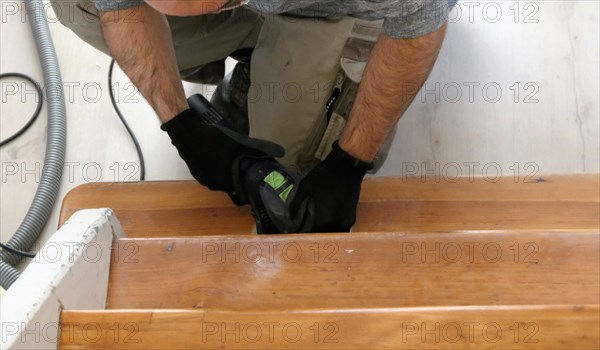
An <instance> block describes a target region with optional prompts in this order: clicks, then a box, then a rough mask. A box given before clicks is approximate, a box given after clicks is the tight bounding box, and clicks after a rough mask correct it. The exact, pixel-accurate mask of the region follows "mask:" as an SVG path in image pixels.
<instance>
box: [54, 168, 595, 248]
mask: <svg viewBox="0 0 600 350" xmlns="http://www.w3.org/2000/svg"><path fill="white" fill-rule="evenodd" d="M449 180H450V179H444V178H438V179H436V178H434V177H428V178H421V177H403V178H369V179H366V180H365V181H364V183H363V190H362V193H361V200H360V203H359V206H358V220H357V223H356V225H355V226H354V228H353V230H354V231H356V232H374V231H388V232H397V231H412V232H432V231H437V232H450V231H464V230H514V229H542V230H552V229H558V230H589V229H593V230H596V229H598V228H599V227H600V177H599V175H598V174H587V175H548V176H540V177H535V178H520V179H514V178H513V177H505V178H502V179H500V180H499V181H497V182H492V180H493V179H485V178H461V179H460V180H458V181H456V182H450V181H449ZM98 207H109V208H112V209H113V210H114V211H115V212H116V214H117V216H118V218H119V220H120V221H121V224H122V226H123V229H124V230H125V232H126V233H127V234H128V236H129V237H166V236H197V235H213V234H241V235H245V234H249V233H250V232H251V230H252V227H253V219H252V217H251V216H250V214H249V208H248V207H247V206H246V207H243V208H237V207H235V206H234V205H233V204H231V202H230V200H229V198H228V197H227V196H226V195H224V194H223V193H220V192H213V191H210V190H208V189H206V188H203V187H202V186H200V185H199V184H197V183H196V182H195V181H175V182H173V181H164V182H140V183H93V184H86V185H83V186H80V187H77V188H75V189H73V190H72V191H71V192H70V193H69V194H68V195H67V196H66V197H65V199H64V200H63V205H62V210H61V216H60V220H59V225H62V223H64V222H65V221H66V220H67V219H68V218H69V217H70V216H71V215H72V214H73V213H74V212H75V211H77V210H79V209H84V208H98Z"/></svg>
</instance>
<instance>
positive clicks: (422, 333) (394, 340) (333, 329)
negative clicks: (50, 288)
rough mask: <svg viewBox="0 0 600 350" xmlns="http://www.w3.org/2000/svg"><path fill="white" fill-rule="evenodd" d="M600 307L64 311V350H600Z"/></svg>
mask: <svg viewBox="0 0 600 350" xmlns="http://www.w3.org/2000/svg"><path fill="white" fill-rule="evenodd" d="M599 313H600V309H599V308H598V305H578V306H571V305H567V306H561V305H559V306H512V307H493V306H491V307H490V306H478V307H469V308H451V307H439V308H417V309H410V308H407V309H384V310H364V309H359V310H337V311H336V310H299V311H285V310H284V311H281V310H279V311H275V312H230V311H222V310H111V311H63V313H62V317H61V332H62V333H61V336H60V349H65V350H66V349H82V348H86V349H116V348H118V349H167V348H168V349H222V348H238V349H239V348H244V349H246V348H248V349H281V348H291V349H306V348H322V349H375V348H377V349H381V348H400V347H402V348H407V349H491V348H493V349H523V348H527V349H567V348H568V349H575V348H576V349H598V347H599V346H600V340H599V333H598V329H599V328H600V321H599Z"/></svg>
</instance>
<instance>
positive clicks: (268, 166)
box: [188, 94, 312, 234]
mask: <svg viewBox="0 0 600 350" xmlns="http://www.w3.org/2000/svg"><path fill="white" fill-rule="evenodd" d="M188 104H189V105H190V108H192V109H193V110H194V111H196V112H197V113H198V115H199V116H200V118H201V120H202V122H204V123H206V124H212V125H219V126H221V127H225V128H228V129H232V128H231V127H229V125H228V123H227V121H226V120H225V119H224V118H223V116H222V115H221V114H220V113H219V111H218V110H217V109H216V108H214V107H213V106H212V105H211V103H210V102H209V101H208V100H207V99H206V98H204V96H202V95H200V94H196V95H193V96H191V97H190V98H188ZM232 171H233V170H232ZM237 172H239V173H237ZM236 176H237V177H238V178H237V179H234V182H235V183H236V186H239V187H240V189H239V191H238V192H240V193H243V194H244V195H245V196H246V198H247V199H248V201H249V202H250V206H251V208H252V210H251V212H252V216H253V217H254V219H255V221H256V230H257V232H258V233H259V234H269V233H295V232H310V226H311V222H312V220H311V215H310V210H308V209H307V208H308V206H307V205H304V206H302V207H301V209H300V210H298V214H296V215H295V216H294V217H292V216H291V213H290V212H289V206H288V205H287V199H288V196H289V195H290V193H291V192H292V191H293V189H294V186H295V184H296V182H297V181H298V178H299V175H298V174H296V173H293V172H290V171H288V170H287V169H286V168H285V167H284V166H283V165H282V164H281V163H279V162H278V161H277V160H275V159H274V158H268V159H258V160H257V159H249V158H244V159H241V160H239V164H238V166H237V171H236V174H234V177H236Z"/></svg>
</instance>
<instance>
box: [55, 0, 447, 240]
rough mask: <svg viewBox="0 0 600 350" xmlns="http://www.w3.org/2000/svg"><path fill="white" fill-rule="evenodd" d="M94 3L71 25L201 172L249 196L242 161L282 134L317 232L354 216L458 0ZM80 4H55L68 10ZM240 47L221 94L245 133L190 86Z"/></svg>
mask: <svg viewBox="0 0 600 350" xmlns="http://www.w3.org/2000/svg"><path fill="white" fill-rule="evenodd" d="M91 1H92V0H79V2H78V5H77V11H76V12H75V16H74V18H72V19H71V20H65V17H66V16H59V18H60V19H61V22H62V23H63V24H65V25H67V26H68V27H70V28H71V29H72V30H73V31H74V32H75V33H76V34H78V35H79V36H80V37H81V38H83V39H84V40H86V41H87V42H89V43H91V44H92V45H94V46H95V47H97V48H99V49H100V50H102V51H104V52H106V53H107V54H110V55H111V56H112V57H113V58H114V59H115V60H116V61H117V63H118V64H119V65H120V67H121V68H122V69H123V71H124V72H125V73H126V74H127V75H128V76H129V78H130V79H131V80H132V81H133V83H134V84H135V85H136V86H137V88H138V89H139V90H140V91H141V93H142V94H143V96H144V97H145V98H146V100H147V101H148V102H149V103H150V105H151V106H152V107H153V108H154V110H155V111H156V114H157V115H158V117H159V118H160V121H161V122H162V123H163V125H162V126H161V128H162V129H163V130H165V131H166V132H167V133H168V134H169V136H170V137H171V140H172V143H173V144H174V145H175V146H176V147H177V149H178V151H179V154H180V155H181V157H182V158H183V159H184V160H185V161H186V163H187V165H188V167H189V168H190V171H191V173H192V175H193V176H194V177H195V178H196V179H197V180H198V181H199V182H200V183H201V184H203V185H205V186H208V187H209V188H211V189H213V190H221V191H225V192H227V193H228V194H229V195H230V197H231V198H232V200H233V201H234V202H235V203H236V204H238V205H241V204H246V203H247V201H246V200H244V196H243V194H241V193H239V191H236V186H235V184H234V182H235V177H236V176H237V174H234V173H233V171H232V169H233V168H234V164H236V162H237V161H238V160H239V159H240V158H245V159H251V160H259V159H263V158H269V157H282V156H283V152H282V150H281V149H280V148H279V147H278V146H276V145H275V144H274V143H276V144H280V145H282V146H284V148H285V151H286V154H285V156H284V157H283V158H281V161H282V163H283V164H284V165H286V166H287V167H288V168H290V169H292V170H296V171H302V172H303V174H304V175H303V176H302V178H301V180H300V181H299V183H298V184H297V186H295V188H294V190H293V191H292V193H291V194H290V195H289V197H288V200H287V202H288V204H289V210H290V213H291V215H292V216H293V215H295V214H296V213H298V212H299V211H300V210H302V209H303V208H305V207H306V206H307V205H310V206H312V208H314V211H315V213H316V214H315V224H314V226H313V229H312V230H311V231H313V232H332V231H348V230H349V229H350V228H351V226H352V225H353V224H354V222H355V218H356V205H357V202H358V197H359V194H360V186H361V182H362V180H363V178H364V176H365V174H366V172H367V171H369V170H371V169H373V167H374V166H375V164H374V161H377V163H381V162H382V159H381V158H383V157H379V158H378V151H380V150H381V148H382V145H383V144H384V141H385V140H386V137H389V135H390V132H391V131H392V130H394V127H395V125H396V123H397V121H398V119H399V118H400V116H401V115H402V114H403V113H404V111H405V110H406V109H407V108H408V106H409V105H410V103H411V102H412V100H413V99H414V97H415V96H416V94H417V92H418V90H419V88H420V87H421V86H422V84H423V83H424V81H425V80H426V78H427V77H428V75H429V73H430V72H431V69H432V67H433V65H434V62H435V60H436V58H437V55H438V53H439V49H440V47H441V44H442V41H443V38H444V34H445V28H446V20H445V18H446V15H447V13H448V11H449V10H450V9H451V7H452V6H453V5H454V3H455V2H456V0H413V1H409V0H407V1H402V0H387V1H386V0H381V1H371V0H345V1H339V2H336V1H333V0H231V1H226V0H210V1H203V0H146V1H145V2H143V0H95V3H93V4H92V3H91ZM67 2H68V0H52V3H53V6H54V7H55V9H56V10H58V11H57V13H65V12H66V11H61V8H64V7H65V6H67V5H66V3H67ZM90 5H91V6H90ZM94 6H95V8H94ZM96 9H97V10H98V11H96ZM165 14H166V15H168V16H166V15H165ZM96 16H97V17H96ZM71 17H73V16H71ZM98 18H99V20H94V19H98ZM380 20H383V21H380ZM227 56H231V57H234V58H236V59H238V60H239V61H240V64H238V66H237V67H236V69H235V70H234V73H233V75H232V76H229V77H227V79H226V81H225V83H222V84H221V86H220V87H219V89H218V90H217V93H216V95H217V96H216V98H213V100H214V102H215V103H216V104H217V105H218V107H219V109H220V110H221V111H223V112H224V114H226V117H227V119H229V120H233V124H235V125H241V126H240V127H239V128H237V132H231V133H224V132H223V131H222V130H220V129H217V128H214V127H212V128H211V127H209V126H207V125H204V124H202V123H200V122H198V117H197V116H196V115H195V112H193V111H192V110H190V109H189V106H188V104H187V101H186V97H185V95H184V91H183V86H182V83H181V78H183V79H185V80H189V81H195V82H203V83H215V82H218V81H220V80H221V79H222V75H223V74H222V72H223V71H224V65H223V60H224V59H225V58H226V57H227ZM248 76H249V77H248ZM228 106H229V107H228ZM246 114H247V117H246V116H245V115H246ZM240 116H241V117H240ZM244 118H249V126H247V127H244V122H243V121H242V122H241V123H238V122H239V120H240V119H244ZM236 120H237V121H238V122H236ZM245 129H247V130H245ZM246 132H249V135H250V136H251V137H249V136H246V135H244V134H245V133H246ZM338 138H339V140H338ZM266 140H268V141H266ZM269 141H270V142H269Z"/></svg>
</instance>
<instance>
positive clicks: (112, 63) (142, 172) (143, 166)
mask: <svg viewBox="0 0 600 350" xmlns="http://www.w3.org/2000/svg"><path fill="white" fill-rule="evenodd" d="M114 68H115V60H111V61H110V67H109V69H108V94H109V95H110V101H111V102H112V105H113V107H114V109H115V112H117V115H118V116H119V119H121V122H122V123H123V126H125V129H127V132H128V133H129V136H131V140H132V141H133V144H134V145H135V150H136V152H137V155H138V159H139V160H140V181H144V180H145V179H146V163H145V162H144V154H143V153H142V148H141V147H140V143H139V142H138V140H137V138H136V137H135V134H134V133H133V131H132V130H131V128H130V127H129V124H127V121H125V117H123V114H121V110H120V109H119V106H117V101H116V100H115V94H114V93H113V90H112V75H113V70H114Z"/></svg>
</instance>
